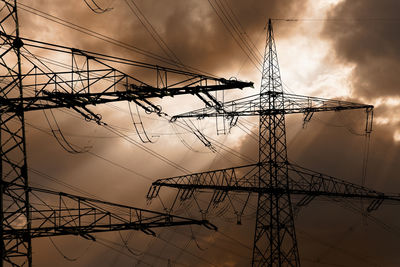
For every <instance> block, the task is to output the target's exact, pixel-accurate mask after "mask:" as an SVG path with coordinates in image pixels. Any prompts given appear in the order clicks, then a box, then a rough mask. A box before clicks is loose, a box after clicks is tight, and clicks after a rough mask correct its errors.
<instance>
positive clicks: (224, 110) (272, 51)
mask: <svg viewBox="0 0 400 267" xmlns="http://www.w3.org/2000/svg"><path fill="white" fill-rule="evenodd" d="M266 41H267V42H266V43H267V44H266V47H265V55H264V61H263V62H264V63H263V72H262V80H261V90H260V93H259V94H258V95H254V96H250V97H245V98H241V99H238V100H235V101H230V102H226V103H223V104H219V105H214V107H213V108H210V107H206V108H203V109H199V110H195V111H191V112H188V113H183V114H180V115H177V116H174V117H173V120H176V119H179V118H191V117H192V118H198V119H199V118H204V117H223V118H226V119H229V120H231V122H235V118H237V117H238V116H258V117H259V160H258V162H257V163H255V164H250V165H245V166H240V167H233V168H228V169H222V170H215V171H208V172H202V173H196V174H190V175H184V176H178V177H172V178H166V179H159V180H157V181H155V182H154V183H153V185H152V187H151V188H150V190H149V192H148V198H149V199H152V198H155V197H157V196H158V195H159V191H160V188H161V187H172V188H176V189H178V193H177V198H178V199H180V200H181V201H185V200H187V199H190V198H191V197H193V196H194V195H195V194H194V192H196V191H204V190H206V191H207V190H209V191H211V192H213V194H212V197H211V200H210V201H211V202H213V203H215V204H218V203H220V202H222V201H224V200H225V199H227V197H226V196H227V195H228V194H230V193H231V192H233V193H235V192H247V193H249V194H251V193H255V194H257V213H256V226H255V233H254V244H253V255H252V266H300V257H299V252H298V246H297V239H296V232H295V226H294V216H293V212H294V207H293V201H292V199H291V197H294V196H301V197H302V198H301V200H300V201H299V202H298V203H297V204H296V206H304V205H307V204H308V203H309V202H310V201H312V200H313V199H314V198H315V197H318V196H324V197H330V198H338V199H342V198H349V199H364V200H366V201H369V206H368V207H367V211H373V210H375V209H377V208H378V207H379V206H380V205H381V203H382V202H383V201H396V202H398V201H400V198H399V197H398V196H389V195H385V194H383V193H380V192H377V191H374V190H371V189H368V188H365V187H363V186H359V185H356V184H352V183H349V182H346V181H345V180H341V179H337V178H334V177H331V176H327V175H324V174H322V173H318V172H315V171H311V170H308V169H306V168H303V167H300V166H297V165H295V164H292V163H290V162H289V160H288V157H287V147H286V125H285V115H286V114H293V113H304V115H305V117H304V121H309V120H310V119H311V117H312V115H313V114H314V113H315V112H325V111H341V110H351V109H364V110H365V111H366V113H367V121H366V134H367V135H368V134H370V132H371V130H372V115H373V113H372V111H373V106H371V105H363V104H358V103H351V102H346V101H339V100H331V99H323V98H316V97H307V96H300V95H294V94H287V93H284V92H283V88H282V81H281V76H280V71H279V65H278V58H277V53H276V47H275V40H274V36H273V29H272V24H271V20H269V23H268V34H267V40H266ZM233 124H234V123H233ZM211 202H210V203H211Z"/></svg>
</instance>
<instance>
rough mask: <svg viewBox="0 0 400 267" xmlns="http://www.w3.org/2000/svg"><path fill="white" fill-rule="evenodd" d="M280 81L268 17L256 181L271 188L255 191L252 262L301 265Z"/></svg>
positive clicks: (260, 264)
mask: <svg viewBox="0 0 400 267" xmlns="http://www.w3.org/2000/svg"><path fill="white" fill-rule="evenodd" d="M282 93H283V89H282V81H281V76H280V71H279V64H278V57H277V53H276V47H275V40H274V37H273V30H272V24H271V20H269V22H268V34H267V44H266V47H265V54H264V61H263V73H262V79H261V89H260V110H261V111H265V113H264V114H263V113H261V115H260V122H259V123H260V124H259V165H260V167H259V174H258V175H259V177H258V178H259V179H258V181H259V184H258V186H259V187H260V188H273V189H274V191H273V193H271V194H262V193H259V195H258V203H257V215H256V227H255V234H254V245H253V259H252V265H253V266H300V260H299V253H298V248H297V241H296V233H295V229H294V219H293V210H292V206H291V199H290V195H289V194H288V193H287V192H288V191H287V189H288V169H287V164H286V163H287V150H286V130H285V115H284V113H283V112H281V111H282V109H283V108H284V102H283V100H284V99H283V94H282Z"/></svg>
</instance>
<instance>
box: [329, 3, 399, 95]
mask: <svg viewBox="0 0 400 267" xmlns="http://www.w3.org/2000/svg"><path fill="white" fill-rule="evenodd" d="M399 10H400V2H399V1H397V0H383V1H375V0H345V1H343V2H341V3H339V4H338V5H337V6H335V7H334V8H333V9H332V10H331V11H330V12H329V13H328V14H329V15H328V18H329V19H331V21H327V22H326V24H325V29H324V36H325V37H326V38H328V39H330V40H331V41H332V43H333V47H334V49H335V52H336V55H337V57H338V58H339V59H340V60H342V61H343V62H345V63H351V64H354V66H355V69H354V71H353V77H352V82H353V88H354V93H355V95H357V96H363V97H367V98H375V97H382V96H397V95H398V92H399V84H400V75H399V69H400V50H399V47H400V30H399V20H400V16H399V12H398V11H399Z"/></svg>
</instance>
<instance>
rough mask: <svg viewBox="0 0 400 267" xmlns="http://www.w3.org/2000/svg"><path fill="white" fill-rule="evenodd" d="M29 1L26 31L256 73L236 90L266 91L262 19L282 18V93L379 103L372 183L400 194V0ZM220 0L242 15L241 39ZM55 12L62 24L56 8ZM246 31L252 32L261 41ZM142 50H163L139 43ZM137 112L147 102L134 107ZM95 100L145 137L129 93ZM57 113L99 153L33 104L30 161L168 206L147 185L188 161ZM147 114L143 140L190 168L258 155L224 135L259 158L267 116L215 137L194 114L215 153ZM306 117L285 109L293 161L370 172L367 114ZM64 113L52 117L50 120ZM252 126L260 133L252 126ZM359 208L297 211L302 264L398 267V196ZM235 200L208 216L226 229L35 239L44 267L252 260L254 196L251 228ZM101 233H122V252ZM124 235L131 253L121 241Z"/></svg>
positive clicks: (174, 102)
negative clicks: (56, 131)
mask: <svg viewBox="0 0 400 267" xmlns="http://www.w3.org/2000/svg"><path fill="white" fill-rule="evenodd" d="M19 3H20V8H21V9H20V10H19V19H20V28H21V35H22V36H24V37H26V38H31V39H36V40H40V41H45V42H49V43H56V44H60V45H64V46H67V47H76V48H79V49H83V50H90V51H95V52H99V53H105V54H110V55H114V56H118V57H123V58H129V59H133V60H139V61H143V62H147V63H152V64H159V65H168V64H167V63H168V62H170V61H171V60H170V58H173V59H174V60H175V61H176V59H179V61H180V62H182V63H183V64H184V65H185V66H187V68H190V69H191V70H194V71H196V72H197V71H199V72H200V71H201V72H205V73H211V74H213V75H215V76H218V77H225V78H231V77H236V78H237V79H240V80H244V81H252V82H254V84H255V86H254V89H251V88H247V89H245V90H243V91H240V90H232V91H231V92H227V93H226V96H225V97H226V98H236V97H243V96H245V95H251V94H255V93H257V92H258V90H259V83H260V80H261V73H260V71H259V69H260V68H261V66H260V64H259V62H261V60H262V55H263V53H264V46H265V35H266V30H265V26H266V23H267V19H268V18H273V19H274V20H273V26H274V33H275V40H276V45H277V52H278V58H279V63H280V69H281V75H282V80H283V82H284V88H285V90H286V91H288V92H291V93H296V94H302V95H310V96H318V97H326V98H336V99H344V100H349V101H354V102H359V103H366V104H372V105H374V106H375V110H374V126H373V132H372V135H371V140H370V143H369V144H370V146H369V153H368V156H369V157H368V166H367V178H366V181H365V185H366V186H368V187H371V188H373V189H376V190H379V191H383V192H390V193H395V194H397V192H400V182H399V180H398V177H397V176H398V173H399V168H400V164H399V163H400V162H399V160H398V159H399V145H400V143H399V142H400V127H399V126H400V125H399V123H400V120H399V117H398V116H397V115H396V113H395V111H396V110H398V108H399V105H400V95H399V91H398V85H399V83H400V80H399V79H400V78H399V75H398V71H399V69H400V63H399V62H400V60H399V59H400V50H399V49H398V47H399V45H400V44H399V42H400V37H399V36H400V34H399V33H400V32H399V23H400V17H399V15H398V10H399V8H400V3H399V2H398V1H396V0H382V1H374V0H326V1H316V0H308V1H294V0H283V1H282V0H281V1H272V0H268V1H259V0H252V1H238V0H219V1H216V0H210V1H195V0H186V1H184V0H175V1H170V0H166V1H154V0H147V1H143V0H136V1H122V0H97V1H96V2H95V3H96V4H97V5H98V6H99V7H101V8H102V9H103V10H104V11H106V12H103V13H96V12H93V11H92V10H91V9H90V7H92V8H93V7H94V2H93V1H88V0H87V1H86V3H85V1H83V0H71V1H68V2H66V1H61V0H53V1H48V0H36V1H33V0H21V1H19ZM219 7H224V10H225V12H230V14H231V15H232V18H233V17H234V18H235V21H237V24H236V27H237V28H238V34H239V35H240V38H239V37H238V36H239V35H238V34H236V33H235V30H234V29H233V28H232V26H231V25H230V24H229V22H228V21H227V20H226V19H225V18H224V15H223V13H222V12H221V10H220V9H219ZM137 8H139V9H140V12H139V10H138V9H137ZM40 12H44V13H40ZM33 13H36V14H33ZM38 14H39V15H41V16H39V15H38ZM49 14H50V15H52V16H53V17H51V18H52V20H53V21H52V20H49V19H46V18H49ZM139 18H140V19H139ZM57 19H62V20H64V24H66V21H67V22H71V23H74V24H75V25H78V26H80V27H84V28H85V29H86V30H84V31H86V32H87V30H90V31H91V35H88V34H87V33H83V32H82V28H80V29H81V31H78V30H74V29H71V28H70V27H66V26H64V25H60V24H59V23H56V22H54V20H57ZM58 21H59V20H58ZM149 23H150V24H151V25H150V24H149ZM239 23H240V25H239ZM144 25H146V27H147V29H148V30H146V28H145V27H144ZM74 28H77V27H76V26H74ZM239 28H240V29H239ZM155 32H157V33H155ZM99 34H102V37H101V39H105V37H104V36H107V37H109V38H113V39H114V40H117V41H119V42H120V43H119V44H120V45H119V46H117V45H115V44H111V43H110V42H106V41H104V40H101V39H99V38H96V37H95V36H97V37H99ZM240 39H245V40H247V45H248V46H249V47H250V48H251V49H250V50H251V52H250V51H249V49H246V48H245V46H246V45H245V44H244V43H241V41H240ZM108 40H109V39H108ZM121 43H124V45H122V46H121ZM133 47H135V48H133ZM136 48H139V49H141V50H145V51H147V52H150V53H152V55H157V56H161V57H162V58H163V60H162V61H160V60H156V59H155V58H154V56H153V57H149V56H145V55H143V54H140V53H137V52H135V51H137V49H136ZM242 48H243V49H242ZM135 49H136V50H135ZM147 54H148V53H147ZM246 54H247V55H246ZM47 56H50V57H52V59H57V60H65V59H64V58H62V57H60V58H53V55H52V54H50V53H49V54H48V55H47ZM67 64H68V62H67ZM168 66H171V65H168ZM124 71H126V72H127V73H129V74H131V75H135V76H136V77H139V78H140V79H145V80H151V79H153V76H152V75H151V74H148V73H144V72H141V71H138V70H136V69H129V68H127V69H124ZM219 97H221V96H219ZM154 102H155V103H157V104H159V105H161V106H162V107H163V111H165V112H166V113H168V114H169V115H174V114H178V113H182V112H186V111H190V110H192V109H195V108H199V107H202V105H203V104H202V102H201V101H200V100H199V99H197V98H196V97H195V96H184V97H176V98H173V99H162V100H154ZM131 109H132V110H133V111H134V113H137V112H136V107H135V106H134V105H133V104H132V105H131ZM93 110H95V111H96V112H97V113H101V114H102V116H103V120H104V121H105V122H107V123H109V124H112V125H114V126H115V127H118V129H120V130H121V131H123V132H124V133H126V134H127V135H129V136H130V137H131V138H132V139H134V140H136V141H138V142H140V139H139V136H138V133H137V132H136V131H135V129H134V126H133V123H132V120H131V117H130V113H129V106H128V104H127V103H125V102H124V103H118V104H112V105H106V106H102V107H100V106H99V107H93ZM49 114H50V113H48V112H47V115H49ZM53 114H54V117H55V118H56V121H57V123H58V125H59V127H60V129H61V130H62V131H63V134H64V135H65V136H66V137H67V140H68V142H71V143H73V144H77V145H79V146H80V147H85V148H86V150H88V152H86V153H79V154H71V153H68V152H67V151H65V150H63V148H62V147H61V146H60V145H59V144H58V143H57V141H56V140H55V138H54V137H52V136H51V134H50V135H49V133H50V132H49V131H50V126H49V124H47V122H46V120H45V119H44V118H45V117H44V113H43V112H37V111H35V112H31V113H29V114H27V115H26V121H27V123H29V125H34V126H35V128H33V127H31V126H29V125H28V126H27V149H28V165H29V167H31V168H34V169H36V170H40V171H41V172H44V173H46V174H48V175H51V176H52V177H55V178H57V179H59V180H61V181H63V182H65V183H68V184H70V185H73V186H74V187H78V188H79V189H81V190H84V191H86V192H89V193H90V194H93V195H95V196H96V197H98V198H102V199H106V200H108V201H112V202H117V203H122V204H126V205H132V206H136V207H142V208H149V209H155V210H162V204H161V203H160V201H157V200H155V201H153V202H152V203H151V204H150V205H148V203H147V201H146V198H145V196H146V193H147V190H148V188H149V186H150V185H151V182H152V181H154V180H156V179H159V178H166V177H170V176H177V175H182V174H183V173H182V172H181V171H179V170H178V169H176V168H173V167H171V166H170V165H168V164H166V163H165V162H162V161H160V160H159V159H157V158H155V157H153V156H151V155H150V154H148V153H147V152H145V151H143V150H142V149H140V148H139V147H138V146H135V145H133V144H132V143H128V142H127V141H126V140H123V139H121V138H118V137H116V136H115V135H112V134H111V133H110V132H108V131H106V130H105V129H104V128H102V127H100V126H97V125H96V124H95V123H87V122H85V121H84V120H82V118H80V117H79V116H76V114H75V116H72V115H71V112H68V113H65V112H63V111H62V110H55V111H54V112H53ZM139 114H140V115H141V118H142V119H143V125H144V129H145V130H146V133H147V135H148V136H149V138H150V140H151V141H152V143H146V144H144V146H146V147H148V148H151V149H152V150H153V151H157V153H159V154H161V155H163V156H164V157H167V158H168V159H170V160H172V161H173V162H175V163H177V164H179V165H180V166H183V167H184V168H186V169H188V170H190V171H191V172H200V171H207V170H212V169H218V168H225V167H231V166H238V165H241V164H245V163H248V162H246V161H244V160H243V159H241V158H239V157H236V156H235V155H233V154H232V153H229V152H227V151H225V150H223V149H221V148H219V147H218V146H217V144H219V143H223V144H224V145H225V147H228V148H230V149H234V150H235V151H237V152H239V153H240V154H242V155H245V156H246V157H247V158H250V160H253V161H254V162H256V161H257V157H258V148H257V146H258V142H257V134H258V133H257V131H258V126H257V123H258V122H257V118H245V119H243V118H241V119H240V120H239V121H240V122H241V124H240V126H241V127H234V128H232V129H231V133H230V134H228V135H221V134H220V135H217V129H216V124H215V121H214V120H202V121H197V120H194V121H193V123H194V124H195V125H196V127H198V128H199V129H201V130H202V131H203V133H204V134H206V135H207V137H209V138H210V140H211V142H212V143H213V144H214V145H215V146H216V147H217V153H212V152H211V151H210V150H209V149H208V148H206V147H204V145H203V144H202V143H201V142H200V141H199V140H198V139H197V138H196V137H195V136H194V135H193V134H191V133H189V132H187V131H184V130H182V129H180V128H179V127H178V128H177V127H176V126H174V125H172V124H171V123H169V122H168V120H166V119H164V118H161V117H158V116H157V115H155V114H150V115H148V114H145V113H144V112H143V111H139ZM135 116H136V121H137V118H138V117H137V114H135ZM302 119H303V117H302V115H291V116H288V117H287V120H286V122H287V142H288V157H289V160H290V161H292V162H295V163H296V164H299V165H301V166H304V167H307V168H309V169H312V170H315V171H318V172H322V173H326V174H329V175H331V176H334V177H338V178H342V179H345V180H347V181H350V182H354V183H361V182H362V179H361V173H362V163H363V157H364V156H365V153H364V145H365V142H366V141H365V137H363V136H362V134H363V130H364V123H365V113H364V112H363V111H346V112H335V113H327V114H315V115H314V116H313V118H312V120H311V121H310V122H309V123H307V124H306V125H304V126H303V123H302ZM54 123H55V122H54V121H53V122H51V124H52V126H53V127H54V125H55V124H54ZM219 126H221V124H219ZM38 128H39V129H41V130H44V131H41V130H38ZM219 129H221V128H219ZM250 131H251V132H253V134H248V133H246V132H250ZM141 136H142V137H143V133H141ZM211 138H212V139H211ZM214 140H216V141H218V142H219V143H217V142H216V141H214ZM104 158H105V159H107V160H104ZM121 166H122V167H121ZM30 181H31V182H32V184H33V185H35V186H44V187H48V188H52V189H54V190H59V191H67V192H70V193H75V194H80V193H77V192H75V191H74V190H72V189H71V188H66V187H65V186H62V185H60V184H58V183H54V181H50V180H47V179H44V178H43V177H40V176H37V175H35V174H31V176H30ZM173 195H174V192H173V191H168V190H165V192H164V191H163V197H165V199H166V201H168V200H170V199H171V198H172V197H173ZM240 197H243V196H238V198H240ZM238 202H240V201H238ZM353 204H354V203H353ZM355 204H356V207H360V206H361V205H362V204H361V203H358V202H357V203H355ZM185 205H186V204H185ZM357 205H358V206H357ZM364 205H365V203H364ZM343 206H344V207H343ZM349 207H350V206H349V205H348V203H347V202H346V203H344V202H335V201H328V200H327V199H319V200H314V201H313V202H311V203H310V204H309V205H308V206H306V207H302V208H301V209H300V210H299V213H298V214H297V215H296V217H295V225H296V233H297V238H298V247H299V252H300V257H301V260H302V263H303V266H398V265H399V264H400V261H399V259H398V256H397V249H396V248H397V247H398V246H397V243H398V239H399V238H400V231H399V230H398V228H399V226H400V216H398V215H397V214H399V213H398V206H396V205H385V204H384V205H382V207H380V208H379V210H378V211H376V212H374V213H373V214H372V215H373V216H374V218H375V219H372V220H366V219H365V218H363V217H362V215H361V214H359V213H354V212H352V211H351V210H349ZM226 209H227V206H226V205H225V204H223V205H221V206H219V207H217V208H215V209H214V210H213V211H212V212H211V213H210V214H209V216H208V219H209V220H210V221H211V222H212V223H214V224H215V225H217V226H218V227H219V229H220V230H219V232H218V233H214V232H210V231H209V230H207V229H204V228H201V227H198V226H194V227H192V228H190V227H186V228H185V227H183V228H179V229H178V228H174V229H159V230H158V231H157V233H158V238H153V237H149V236H146V235H145V234H143V233H140V232H122V233H121V235H120V234H118V233H107V234H102V235H100V234H99V235H96V236H97V237H98V240H99V242H93V241H89V240H85V239H83V238H80V237H75V236H73V237H55V238H53V239H52V241H53V242H51V240H49V239H48V238H43V239H37V240H35V241H34V243H33V246H34V248H33V257H34V265H36V266H54V265H55V264H56V263H57V265H59V266H111V265H115V266H168V261H169V263H171V264H172V266H181V265H182V266H188V265H190V266H213V265H214V266H247V265H249V263H250V260H251V247H252V240H253V231H254V221H255V220H254V219H255V215H254V214H255V198H254V197H253V198H252V199H251V201H250V204H249V206H248V208H247V209H246V211H245V215H244V216H243V218H242V220H243V221H242V225H240V226H239V225H236V223H235V222H236V217H235V214H234V211H233V210H232V209H228V210H226ZM183 210H186V212H183ZM179 211H180V212H181V215H184V216H189V215H190V216H193V217H194V218H200V213H199V212H198V208H196V205H194V204H193V203H192V204H191V205H188V207H187V209H181V210H177V211H176V212H179ZM102 240H103V241H102ZM104 240H109V241H104ZM110 240H111V241H112V242H114V243H116V244H117V245H116V244H111V243H110ZM101 242H103V243H104V242H106V244H108V245H110V244H111V245H110V246H111V247H112V248H113V249H111V248H109V247H107V246H104V245H102V244H100V243H101ZM124 242H126V246H128V247H129V248H130V250H131V251H133V252H134V253H131V252H130V251H129V250H128V249H127V248H126V247H124V246H123V244H124ZM53 243H54V244H53ZM56 247H57V248H56ZM60 251H61V252H62V254H64V255H65V256H66V257H64V256H63V255H62V254H61V253H60ZM68 259H69V260H68Z"/></svg>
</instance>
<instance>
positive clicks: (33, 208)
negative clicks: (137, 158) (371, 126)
mask: <svg viewBox="0 0 400 267" xmlns="http://www.w3.org/2000/svg"><path fill="white" fill-rule="evenodd" d="M3 184H4V185H5V186H6V187H7V186H10V184H9V183H3ZM12 186H14V187H18V186H19V185H14V184H13V185H12ZM20 188H21V191H23V190H24V188H23V186H20ZM28 190H29V192H30V199H31V203H30V208H29V209H30V214H31V228H30V236H31V237H43V236H55V235H70V234H74V235H82V236H86V235H88V234H90V233H96V232H105V231H119V230H141V231H143V232H145V233H150V234H152V233H154V232H153V231H152V230H151V229H152V228H158V227H167V226H180V225H189V224H195V225H203V226H205V227H207V228H209V229H214V230H215V229H216V227H215V226H214V225H212V224H210V223H209V222H208V221H206V220H192V219H188V218H184V217H180V216H174V215H171V214H166V213H160V212H154V211H149V210H145V209H139V208H135V207H130V206H126V205H120V204H115V203H111V202H106V201H102V200H96V199H92V198H85V197H81V196H76V195H72V194H67V193H60V192H54V191H51V190H45V189H39V188H33V187H29V188H28ZM5 217H6V218H11V219H12V218H16V219H14V222H11V223H10V224H9V225H10V226H11V227H9V228H5V229H4V231H3V233H4V234H3V238H4V239H15V238H16V237H17V236H19V237H21V236H23V235H25V234H26V232H27V229H26V227H25V226H26V219H25V220H24V218H25V217H24V215H23V214H18V211H17V210H14V211H7V212H5Z"/></svg>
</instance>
